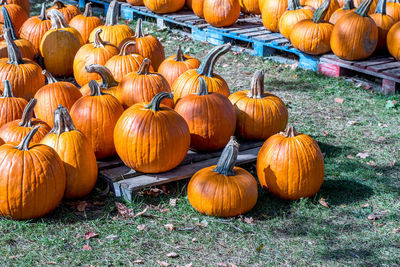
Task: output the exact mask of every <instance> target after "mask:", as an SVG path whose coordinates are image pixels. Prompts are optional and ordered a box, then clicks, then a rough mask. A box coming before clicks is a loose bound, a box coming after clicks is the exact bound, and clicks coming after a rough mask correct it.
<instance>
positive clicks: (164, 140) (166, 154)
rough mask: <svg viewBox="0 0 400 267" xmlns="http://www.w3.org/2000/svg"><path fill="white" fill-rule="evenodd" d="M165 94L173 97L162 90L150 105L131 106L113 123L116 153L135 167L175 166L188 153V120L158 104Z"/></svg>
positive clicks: (153, 170)
mask: <svg viewBox="0 0 400 267" xmlns="http://www.w3.org/2000/svg"><path fill="white" fill-rule="evenodd" d="M167 97H169V98H171V99H172V95H171V94H170V93H167V92H162V93H158V94H157V95H156V96H155V97H154V98H153V99H152V101H151V102H150V104H149V103H140V104H136V105H133V106H132V107H130V108H129V109H127V110H126V111H125V112H124V114H122V116H121V118H120V119H119V120H118V122H117V125H116V126H115V130H114V140H115V148H116V150H117V153H118V156H119V157H120V158H121V160H122V161H123V162H124V163H125V164H126V165H127V166H129V167H130V168H132V169H134V170H137V171H141V172H146V173H160V172H166V171H169V170H171V169H173V168H175V167H176V166H178V165H179V164H180V163H181V162H182V160H183V159H184V158H185V156H186V154H187V152H188V149H189V145H190V133H189V128H188V125H187V123H186V122H185V120H184V119H183V118H182V117H181V116H180V115H179V114H178V113H177V112H176V111H174V110H173V109H171V108H169V107H166V106H160V105H161V102H162V101H163V100H164V99H165V98H167ZM138 125H140V127H138ZM127 144H129V145H127Z"/></svg>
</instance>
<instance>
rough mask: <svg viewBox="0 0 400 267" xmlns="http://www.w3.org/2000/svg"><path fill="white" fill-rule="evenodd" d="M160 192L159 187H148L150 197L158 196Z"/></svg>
mask: <svg viewBox="0 0 400 267" xmlns="http://www.w3.org/2000/svg"><path fill="white" fill-rule="evenodd" d="M160 194H162V191H161V189H158V188H152V189H150V192H149V195H150V196H152V197H158V196H159V195H160Z"/></svg>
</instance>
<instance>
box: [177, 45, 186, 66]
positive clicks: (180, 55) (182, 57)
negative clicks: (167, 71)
mask: <svg viewBox="0 0 400 267" xmlns="http://www.w3.org/2000/svg"><path fill="white" fill-rule="evenodd" d="M185 60H187V58H186V57H185V54H184V53H183V51H182V48H181V45H178V51H177V52H176V57H175V61H178V62H184V61H185Z"/></svg>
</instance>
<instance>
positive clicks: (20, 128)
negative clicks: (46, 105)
mask: <svg viewBox="0 0 400 267" xmlns="http://www.w3.org/2000/svg"><path fill="white" fill-rule="evenodd" d="M36 102H37V100H36V99H35V98H32V99H31V101H29V103H28V104H27V105H26V107H25V109H24V112H23V113H22V118H21V119H17V120H14V121H10V122H8V123H6V124H4V125H3V126H2V127H1V128H0V138H1V139H3V141H4V142H6V143H10V142H21V141H22V139H23V138H24V137H25V136H26V135H27V134H28V133H29V131H31V130H32V129H33V128H34V127H36V126H40V127H39V130H38V133H37V134H36V135H35V137H34V138H33V139H32V142H34V143H39V142H40V141H41V140H42V139H43V137H45V135H46V134H47V133H48V132H49V131H50V130H51V128H50V127H49V126H48V125H47V124H46V123H45V122H44V121H42V120H39V119H32V114H33V109H34V108H35V105H36Z"/></svg>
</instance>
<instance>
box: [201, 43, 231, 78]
mask: <svg viewBox="0 0 400 267" xmlns="http://www.w3.org/2000/svg"><path fill="white" fill-rule="evenodd" d="M231 47H232V45H231V44H230V43H229V44H224V45H220V46H217V47H214V48H213V49H211V50H210V52H208V54H207V56H206V58H205V59H204V60H203V61H202V62H201V65H200V67H199V68H198V69H197V73H198V74H200V75H203V76H207V77H213V76H214V73H213V70H214V65H215V63H216V62H217V60H218V58H219V57H220V56H222V55H223V54H226V53H227V52H228V51H229V50H230V49H231Z"/></svg>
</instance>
